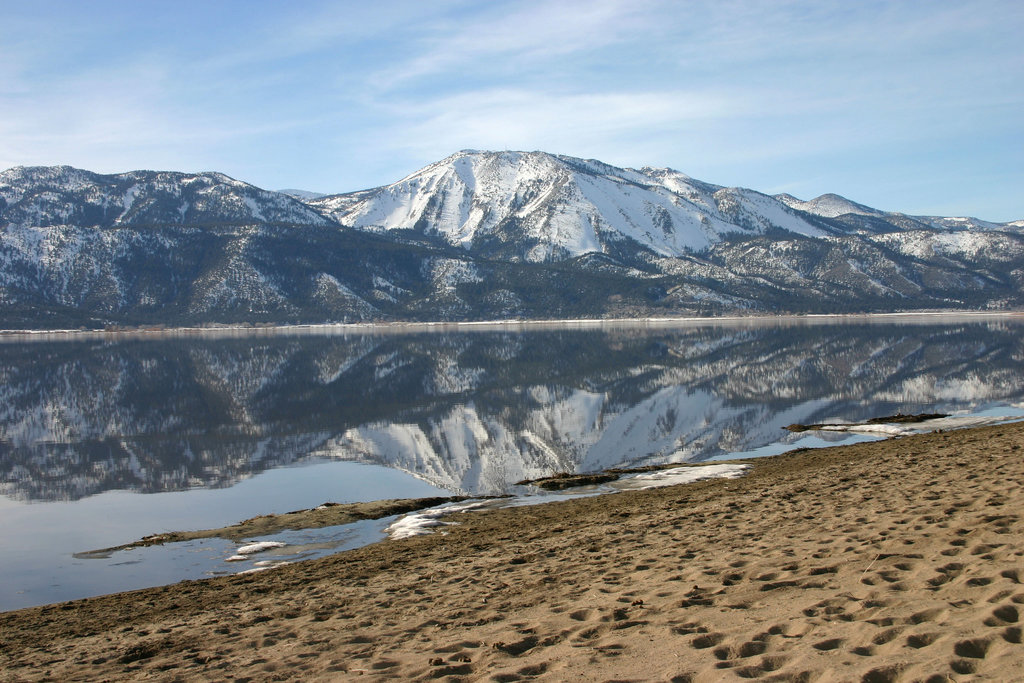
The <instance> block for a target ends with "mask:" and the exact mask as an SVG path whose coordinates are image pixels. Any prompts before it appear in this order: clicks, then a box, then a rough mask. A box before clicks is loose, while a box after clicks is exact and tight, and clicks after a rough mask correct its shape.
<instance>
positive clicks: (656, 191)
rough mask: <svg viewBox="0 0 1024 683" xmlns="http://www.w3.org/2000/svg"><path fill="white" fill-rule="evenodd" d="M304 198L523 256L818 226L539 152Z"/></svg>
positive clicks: (378, 222)
mask: <svg viewBox="0 0 1024 683" xmlns="http://www.w3.org/2000/svg"><path fill="white" fill-rule="evenodd" d="M309 204H310V205H311V206H314V207H317V208H319V209H321V210H323V211H324V212H325V213H328V214H329V215H331V216H332V217H333V218H334V219H335V220H337V221H338V222H339V223H342V224H344V225H349V226H352V227H355V228H358V229H362V230H371V231H390V230H415V231H418V232H421V233H423V234H427V235H438V236H441V237H442V238H443V239H444V240H446V241H447V242H448V243H450V244H452V245H461V246H463V247H466V248H467V249H468V248H473V247H477V248H481V247H485V246H486V247H491V248H493V247H495V246H496V245H500V246H503V247H512V248H513V250H515V249H517V248H518V253H517V254H514V256H518V258H519V259H522V260H527V261H549V260H558V259H563V258H572V257H575V256H580V255H582V254H586V253H592V252H605V253H607V252H609V251H613V250H614V249H615V244H616V243H621V242H623V241H626V240H629V241H632V242H634V243H635V244H636V245H637V246H640V247H643V248H646V249H649V250H651V251H653V252H654V253H655V254H658V255H661V256H679V255H682V254H684V253H688V252H696V251H702V250H704V249H706V248H708V247H709V246H710V245H712V244H714V243H716V242H719V241H720V240H721V239H722V238H723V236H725V235H729V234H735V233H739V234H747V235H750V234H762V233H764V232H766V231H768V230H772V229H780V228H781V229H783V230H787V231H790V232H794V233H798V234H800V235H806V236H822V235H824V234H825V233H824V232H823V231H822V230H821V229H820V228H819V227H817V226H815V225H812V224H811V223H810V222H808V221H807V220H805V219H804V218H802V217H801V216H800V215H799V214H798V213H796V212H794V211H791V210H790V209H789V208H788V207H786V206H785V205H784V204H782V203H781V202H779V201H777V200H776V199H773V198H772V197H768V196H767V195H763V194H760V193H758V192H754V191H752V190H743V189H736V188H722V187H718V186H715V185H709V184H707V183H702V182H699V181H695V180H693V179H691V178H689V177H688V176H686V175H684V174H682V173H679V172H677V171H672V170H670V169H651V168H644V169H640V170H633V169H623V168H616V167H614V166H609V165H607V164H603V163H601V162H599V161H593V160H583V159H576V158H573V157H566V156H559V155H553V154H547V153H544V152H478V151H463V152H459V153H457V154H454V155H452V156H450V157H448V158H447V159H444V160H442V161H439V162H437V163H435V164H431V165H430V166H427V167H426V168H424V169H422V170H420V171H417V172H416V173H413V174H412V175H409V176H407V177H405V178H403V179H402V180H399V181H398V182H396V183H393V184H391V185H387V186H385V187H381V188H376V189H373V190H366V191H363V192H361V193H358V194H356V195H350V194H347V195H335V196H331V197H325V198H322V199H318V200H313V201H311V202H309Z"/></svg>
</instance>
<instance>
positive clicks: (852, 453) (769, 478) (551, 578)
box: [0, 423, 1024, 681]
mask: <svg viewBox="0 0 1024 683" xmlns="http://www.w3.org/2000/svg"><path fill="white" fill-rule="evenodd" d="M1022 446H1024V423H1014V424H1009V425H1000V426H995V427H984V428H976V429H971V430H962V431H954V432H944V433H932V434H926V435H920V436H909V437H902V438H897V439H888V440H885V441H879V442H874V443H867V444H857V445H852V446H838V447H834V448H827V449H819V450H811V451H801V452H794V453H792V454H787V455H784V456H779V457H774V458H765V459H761V460H760V461H758V462H757V463H756V465H755V467H754V468H753V469H752V470H751V472H750V473H749V474H748V475H746V476H745V477H743V478H740V479H733V480H715V481H706V482H700V483H696V484H688V485H684V486H675V487H670V488H665V489H656V490H648V491H626V492H622V493H617V494H614V495H609V496H601V497H595V498H585V499H575V500H569V501H564V502H560V503H552V504H548V505H542V506H535V507H529V508H512V509H501V510H493V511H486V512H474V513H468V514H463V515H459V516H458V518H457V520H456V521H458V522H459V525H458V526H453V527H449V528H448V531H447V534H445V535H439V534H436V535H432V536H426V537H419V538H411V539H406V540H401V541H386V542H384V543H380V544H376V545H373V546H368V547H365V548H361V549H358V550H353V551H349V552H345V553H341V554H338V555H335V556H332V557H329V558H325V559H322V560H316V561H310V562H305V563H299V564H294V565H289V566H284V567H280V568H276V569H273V570H270V571H267V572H263V573H258V574H251V575H245V576H234V577H227V578H218V579H211V580H206V581H196V582H182V583H179V584H175V585H172V586H166V587H162V588H154V589H147V590H141V591H135V592H131V593H124V594H119V595H112V596H104V597H99V598H90V599H86V600H78V601H74V602H70V603H64V604H59V605H51V606H46V607H38V608H31V609H25V610H20V611H15V612H8V613H4V614H0V679H2V680H4V681H21V680H26V681H29V680H33V681H34V680H62V681H69V680H159V681H173V680H181V681H193V680H204V681H205V680H211V681H215V680H234V681H242V680H250V681H262V680H303V681H309V680H324V681H334V680H351V679H356V678H359V679H360V680H389V679H398V680H420V679H423V680H426V679H442V680H473V681H475V680H488V681H518V680H529V679H542V680H587V681H591V680H593V681H612V680H616V681H623V680H635V681H718V680H738V679H749V678H759V679H761V680H778V681H812V680H819V681H832V680H844V681H846V680H849V681H949V680H954V681H956V680H995V681H1012V680H1021V679H1022V678H1024V673H1022V672H1024V645H1022V644H1021V626H1022V620H1021V614H1022V612H1024V583H1022V582H1024V523H1022V514H1024V448H1022Z"/></svg>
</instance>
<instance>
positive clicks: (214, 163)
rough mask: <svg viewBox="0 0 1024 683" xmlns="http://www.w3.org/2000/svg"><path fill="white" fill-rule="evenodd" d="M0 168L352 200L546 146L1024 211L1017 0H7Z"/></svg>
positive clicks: (942, 204) (732, 175)
mask: <svg viewBox="0 0 1024 683" xmlns="http://www.w3.org/2000/svg"><path fill="white" fill-rule="evenodd" d="M0 12H2V14H0V16H2V17H3V21H2V24H0V168H8V167H10V166H16V165H49V164H70V165H73V166H78V167H81V168H87V169H90V170H95V171H99V172H106V173H112V172H119V171H126V170H132V169H137V168H148V169H160V170H182V171H199V170H218V171H222V172H224V173H227V174H228V175H230V176H232V177H235V178H238V179H240V180H244V181H247V182H250V183H253V184H255V185H258V186H260V187H264V188H267V189H281V188H301V189H307V190H314V191H319V192H331V193H333V192H345V191H350V190H357V189H363V188H366V187H372V186H376V185H381V184H385V183H388V182H392V181H395V180H398V179H399V178H401V177H402V176H404V175H407V174H408V173H411V172H413V171H415V170H416V169H418V168H420V167H422V166H424V165H426V164H428V163H430V162H432V161H436V160H438V159H441V158H443V157H445V156H447V155H449V154H451V153H453V152H455V151H458V150H460V149H467V148H473V149H519V150H538V149H539V150H544V151H548V152H555V153H560V154H568V155H572V156H578V157H585V158H596V159H600V160H602V161H606V162H608V163H611V164H615V165H619V166H633V167H637V166H643V165H651V166H670V167H672V168H675V169H678V170H680V171H683V172H684V173H687V174H689V175H691V176H693V177H695V178H699V179H701V180H706V181H709V182H713V183H717V184H722V185H738V186H743V187H750V188H753V189H756V190H760V191H762V192H769V193H775V192H790V193H792V194H794V195H796V196H798V197H800V198H802V199H810V198H812V197H814V196H816V195H818V194H821V193H824V192H836V193H839V194H842V195H845V196H847V197H849V198H851V199H854V200H856V201H859V202H862V203H865V204H869V205H871V206H875V207H878V208H881V209H887V210H894V211H903V212H906V213H914V214H942V215H973V216H977V217H979V218H984V219H988V220H998V221H1006V220H1015V219H1021V218H1024V40H1022V39H1021V38H1020V36H1021V35H1024V3H1022V2H1020V1H1019V0H1008V1H1004V0H990V1H986V0H977V1H969V0H959V1H957V2H946V1H943V0H927V1H925V0H917V1H910V0H908V1H905V2H871V1H866V0H857V1H853V0H835V1H833V0H815V1H792V2H787V1H785V0H772V1H768V0H765V1H761V2H758V1H754V0H748V1H733V0H715V1H708V2H705V1H703V0H700V1H692V2H691V1H680V0H677V1H662V0H624V1H611V0H586V1H585V2H574V1H568V0H563V1H559V0H547V1H542V2H532V1H528V0H524V1H521V2H481V1H480V0H474V1H469V2H464V1H461V0H431V1H430V2H423V1H422V0H420V1H416V2H400V1H394V2H393V1H390V0H379V1H378V2H373V3H369V2H365V1H359V2H314V1H304V2H300V1H296V2H289V3H285V2H278V1H269V0H267V1H264V0H245V1H244V2H235V1H220V2H214V1H212V0H202V1H200V2H196V1H192V0H175V2H156V1H146V2H139V1H138V0H132V1H128V0H124V1H117V2H112V1H103V0H90V1H89V2H83V1H80V0H76V1H74V2H56V1H51V0H34V1H32V2H25V1H24V0H0Z"/></svg>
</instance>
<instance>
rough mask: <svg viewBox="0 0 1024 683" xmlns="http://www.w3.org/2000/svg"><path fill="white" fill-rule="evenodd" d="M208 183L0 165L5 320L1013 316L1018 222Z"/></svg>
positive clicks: (510, 159)
mask: <svg viewBox="0 0 1024 683" xmlns="http://www.w3.org/2000/svg"><path fill="white" fill-rule="evenodd" d="M288 192H290V193H291V194H289V193H287V192H269V191H266V190H262V189H259V188H257V187H254V186H252V185H248V184H246V183H242V182H239V181H236V180H233V179H231V178H229V177H227V176H225V175H222V174H219V173H198V174H187V173H170V172H155V171H132V172H129V173H120V174H115V175H101V174H96V173H91V172H88V171H83V170H79V169H74V168H70V167H67V166H58V167H34V168H20V167H19V168H14V169H10V170H7V171H4V172H2V173H0V328H23V327H31V328H38V327H51V328H52V327H69V326H86V327H103V326H107V325H152V324H171V325H180V324H201V323H213V322H223V323H241V322H253V323H284V322H335V321H366V320H396V319H405V320H466V319H493V318H511V317H533V318H552V317H609V316H615V317H631V316H638V315H659V316H664V315H710V314H721V313H736V312H755V313H756V312H837V311H839V312H853V311H892V310H908V309H921V308H930V309H1008V308H1019V307H1021V306H1024V222H1021V221H1016V222H1013V223H1001V224H999V223H989V222H985V221H981V220H978V219H973V218H943V217H929V216H908V215H904V214H900V213H893V212H887V211H880V210H877V209H872V208H871V207H867V206H864V205H861V204H857V203H856V202H852V201H850V200H847V199H844V198H842V197H839V196H838V195H823V196H822V197H818V198H816V199H813V200H811V201H806V202H805V201H801V200H799V199H797V198H795V197H792V196H790V195H778V196H775V197H770V196H768V195H764V194H761V193H759V192H755V191H753V190H746V189H741V188H725V187H721V186H717V185H711V184H708V183H704V182H701V181H699V180H696V179H693V178H690V177H688V176H686V175H684V174H682V173H679V172H678V171H673V170H671V169H664V168H649V167H645V168H641V169H623V168H616V167H613V166H609V165H607V164H603V163H601V162H599V161H592V160H591V161H588V160H583V159H576V158H573V157H566V156H558V155H552V154H546V153H543V152H472V151H467V152H460V153H458V154H455V155H452V156H450V157H448V158H447V159H444V160H442V161H439V162H437V163H435V164H431V165H430V166H427V167H426V168H424V169H422V170H420V171H417V172H416V173H413V174H412V175H409V176H407V177H406V178H404V179H402V180H400V181H398V182H396V183H394V184H391V185H387V186H385V187H380V188H375V189H369V190H363V191H360V192H353V193H348V194H339V195H330V196H323V197H317V196H315V195H313V194H312V193H304V192H300V191H288Z"/></svg>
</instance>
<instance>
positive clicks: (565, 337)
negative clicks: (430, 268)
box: [0, 319, 1024, 501]
mask: <svg viewBox="0 0 1024 683" xmlns="http://www.w3.org/2000/svg"><path fill="white" fill-rule="evenodd" d="M1022 331H1024V326H1022V325H1021V323H1020V322H1018V321H1015V320H1013V319H1006V320H1002V321H998V322H985V323H978V322H954V323H949V322H947V323H937V324H914V325H910V324H905V323H904V324H894V323H889V324H884V323H870V324H817V325H807V324H791V325H764V324H760V325H732V326H716V325H711V324H708V325H693V326H688V327H679V328H674V329H668V328H661V329H658V328H651V329H644V328H636V329H628V328H624V327H614V328H609V329H597V330H565V329H562V330H558V329H553V330H543V331H528V332H479V331H478V332H462V333H453V334H447V333H417V334H405V335H394V334H388V335H382V334H372V333H366V334H347V335H341V334H339V335H336V336H270V337H253V338H243V339H237V338H231V339H217V338H209V339H207V338H196V339H185V340H182V339H166V340H124V341H95V340H93V341H71V342H69V341H64V342H28V343H13V342H12V343H4V344H0V376H2V378H3V381H2V384H0V391H2V392H3V400H2V402H0V493H3V494H5V495H7V496H9V497H11V498H14V499H18V500H26V501H37V500H45V501H55V500H75V499H79V498H81V497H84V496H89V495H92V494H95V493H99V492H102V491H106V490H111V489H131V490H135V491H140V492H161V491H174V490H183V489H188V488H194V487H224V486H230V485H232V484H234V483H235V482H237V481H239V480H240V479H243V478H246V477H250V476H252V475H254V474H256V473H258V472H260V471H263V470H265V469H268V468H272V467H280V466H285V465H289V464H293V463H297V462H299V461H303V460H309V459H310V458H314V457H317V458H322V457H329V458H337V459H342V460H351V461H359V462H365V463H373V464H379V465H385V466H388V467H393V468H398V469H400V470H404V471H406V472H409V473H412V474H414V475H415V476H417V477H420V478H423V479H425V480H427V481H428V482H430V483H432V484H435V485H437V486H440V487H443V488H446V489H449V490H451V491H456V492H466V493H487V494H492V493H501V492H503V491H506V490H508V489H509V488H510V487H511V486H512V485H513V484H514V483H515V482H516V481H519V480H521V479H526V478H534V477H540V476H544V475H549V474H552V473H555V472H579V471H594V470H599V469H603V468H607V467H612V466H620V465H626V466H629V465H641V464H654V463H664V462H683V461H699V460H705V459H708V458H711V457H714V456H716V455H719V454H721V453H725V452H734V451H746V450H751V449H755V448H758V447H761V446H763V445H765V444H769V443H774V442H778V441H780V440H781V439H784V438H794V439H795V438H796V437H786V436H785V434H784V433H783V432H782V429H781V428H782V427H783V426H785V425H787V424H790V423H793V422H802V423H814V422H824V421H827V420H829V419H836V418H838V419H843V420H862V419H867V418H870V417H875V416H878V415H885V414H890V413H893V412H896V411H903V412H905V413H909V412H924V411H928V412H934V411H942V412H955V411H960V410H979V409H983V408H985V407H988V406H993V405H1006V404H1011V405H1012V404H1017V405H1019V404H1021V403H1022V402H1024V373H1021V371H1020V368H1021V367H1022V362H1024V343H1022V336H1021V332H1022ZM836 438H838V437H836Z"/></svg>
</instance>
